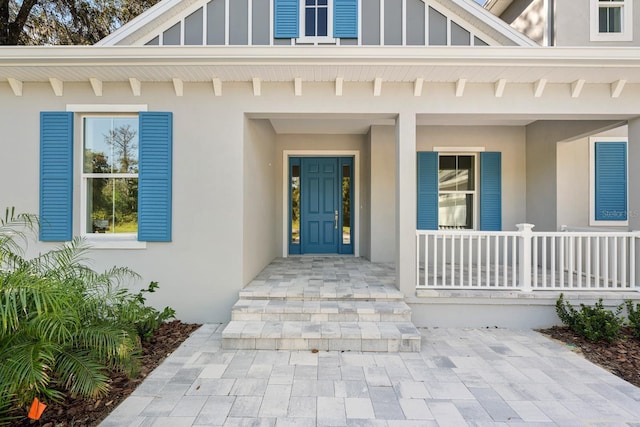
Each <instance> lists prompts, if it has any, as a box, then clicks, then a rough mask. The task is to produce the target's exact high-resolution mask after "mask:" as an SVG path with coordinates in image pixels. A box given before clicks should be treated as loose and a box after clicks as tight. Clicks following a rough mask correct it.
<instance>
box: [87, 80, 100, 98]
mask: <svg viewBox="0 0 640 427" xmlns="http://www.w3.org/2000/svg"><path fill="white" fill-rule="evenodd" d="M89 83H91V88H92V89H93V93H94V94H95V96H102V80H100V79H97V78H95V77H90V78H89Z"/></svg>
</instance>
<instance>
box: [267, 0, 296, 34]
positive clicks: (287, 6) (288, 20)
mask: <svg viewBox="0 0 640 427" xmlns="http://www.w3.org/2000/svg"><path fill="white" fill-rule="evenodd" d="M299 7H300V0H275V3H274V13H273V14H274V21H275V22H274V37H275V38H277V39H294V38H296V37H298V36H299V32H300V30H299V24H298V20H299V17H300V12H299Z"/></svg>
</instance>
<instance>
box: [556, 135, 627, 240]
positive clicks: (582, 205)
mask: <svg viewBox="0 0 640 427" xmlns="http://www.w3.org/2000/svg"><path fill="white" fill-rule="evenodd" d="M592 136H594V137H598V136H600V137H613V136H620V137H625V138H626V137H627V127H626V126H621V127H619V128H616V129H612V130H610V131H608V132H602V133H599V134H594V135H592ZM557 150H558V164H557V169H558V195H557V197H558V212H557V218H558V220H557V224H558V227H560V226H562V225H568V226H570V227H580V228H586V227H589V207H590V203H591V202H590V195H589V191H590V188H589V173H590V172H589V167H590V154H589V137H585V138H579V139H576V140H572V141H566V142H559V143H558V145H557ZM606 228H613V227H610V226H607V227H606ZM625 228H626V227H625Z"/></svg>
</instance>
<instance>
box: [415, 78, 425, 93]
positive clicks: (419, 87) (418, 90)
mask: <svg viewBox="0 0 640 427" xmlns="http://www.w3.org/2000/svg"><path fill="white" fill-rule="evenodd" d="M423 85H424V79H423V78H422V77H418V78H417V79H416V81H415V82H413V96H422V86H423Z"/></svg>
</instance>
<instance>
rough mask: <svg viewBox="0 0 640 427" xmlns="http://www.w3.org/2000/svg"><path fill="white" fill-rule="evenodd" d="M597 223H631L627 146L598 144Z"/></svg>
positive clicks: (611, 143)
mask: <svg viewBox="0 0 640 427" xmlns="http://www.w3.org/2000/svg"><path fill="white" fill-rule="evenodd" d="M595 219H596V221H626V220H627V143H626V142H596V143H595Z"/></svg>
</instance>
